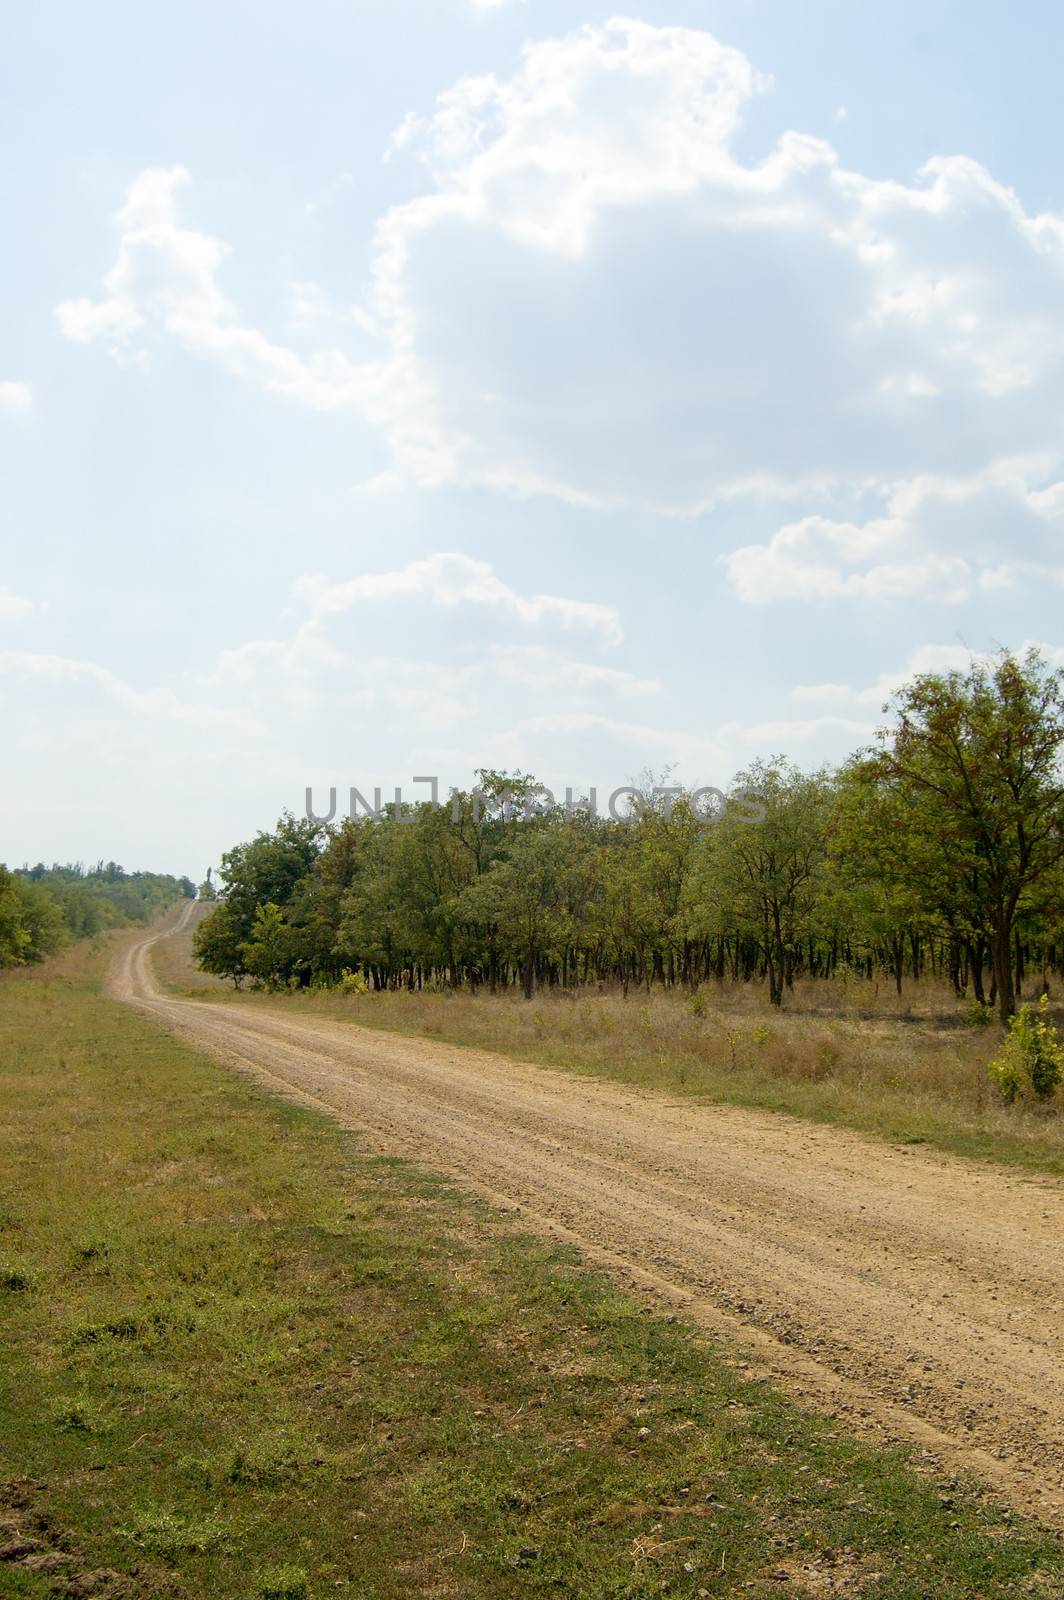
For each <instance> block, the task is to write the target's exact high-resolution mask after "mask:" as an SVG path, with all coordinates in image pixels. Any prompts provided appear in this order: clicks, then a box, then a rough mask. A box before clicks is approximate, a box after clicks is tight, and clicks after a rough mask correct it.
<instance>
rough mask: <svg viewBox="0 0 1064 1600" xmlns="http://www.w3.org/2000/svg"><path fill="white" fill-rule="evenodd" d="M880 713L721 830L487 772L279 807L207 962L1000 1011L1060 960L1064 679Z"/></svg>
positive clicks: (766, 785)
mask: <svg viewBox="0 0 1064 1600" xmlns="http://www.w3.org/2000/svg"><path fill="white" fill-rule="evenodd" d="M884 709H885V710H887V711H889V712H890V714H891V720H890V723H889V725H888V726H887V727H886V728H884V730H883V731H882V732H881V734H880V735H879V736H878V738H877V741H876V743H875V745H874V746H873V747H872V748H870V749H868V750H864V751H861V752H859V753H858V754H857V755H856V756H854V757H853V758H852V759H851V760H850V761H849V762H848V763H846V764H845V765H844V766H843V767H842V769H841V770H839V771H837V772H831V771H828V770H820V771H817V772H812V773H809V772H802V771H799V770H798V769H797V768H796V767H795V766H793V765H792V764H790V763H789V762H787V761H785V760H782V759H777V760H772V761H765V762H759V763H757V764H755V765H754V766H753V767H751V768H750V769H749V770H748V771H747V772H744V773H740V774H739V775H738V776H737V777H736V779H735V781H734V784H733V786H732V788H731V789H730V790H729V792H728V795H727V796H726V797H722V798H723V800H724V801H725V803H722V804H718V805H717V807H716V812H715V813H714V815H715V820H712V821H708V820H707V817H706V812H705V806H704V803H703V801H699V802H697V803H696V802H695V801H694V799H693V797H691V796H689V795H686V794H683V793H680V792H679V791H673V792H658V793H657V794H654V793H651V792H650V791H649V789H648V792H647V793H646V795H645V796H644V798H643V801H642V803H639V804H636V803H634V802H633V803H632V804H631V806H630V815H628V816H627V817H625V818H622V819H621V820H615V819H613V818H611V817H608V816H607V817H600V816H597V815H595V814H594V813H593V812H592V811H591V810H590V809H589V808H588V807H586V806H585V807H583V808H581V807H579V806H578V807H575V808H572V807H570V808H562V807H558V806H556V805H553V806H552V805H546V804H544V803H543V800H542V792H541V791H540V790H539V789H538V788H537V786H536V784H535V783H534V781H533V780H532V779H531V778H530V777H528V776H527V775H523V774H518V775H516V776H514V775H509V776H508V775H506V774H503V773H497V772H490V771H482V772H481V773H480V774H479V784H478V787H477V790H475V791H471V792H470V793H467V794H457V795H455V796H453V798H452V799H449V800H448V802H447V803H446V804H445V805H442V806H433V805H432V804H430V803H421V804H417V805H407V806H403V807H402V812H401V815H399V814H397V812H396V808H395V807H394V806H391V807H385V808H384V809H383V812H382V814H381V815H380V816H379V817H377V818H373V817H368V816H364V815H359V816H358V817H356V818H354V819H351V818H348V819H345V820H344V821H342V822H340V823H339V824H328V825H326V824H322V823H318V822H315V821H313V820H310V819H296V818H293V817H292V816H285V817H283V818H282V819H281V821H280V822H279V823H278V825H277V827H276V829H275V830H274V831H273V832H272V833H260V834H259V835H258V836H257V837H256V838H255V839H254V840H253V841H251V842H250V843H247V844H242V845H239V846H237V847H236V848H235V849H233V850H231V851H230V852H229V853H228V854H227V855H226V856H225V857H223V878H224V880H225V889H224V894H223V896H222V899H221V901H220V902H219V904H218V906H217V908H216V909H215V910H214V911H213V912H212V913H211V915H210V916H209V917H208V918H207V919H206V920H205V921H204V922H203V923H202V924H201V925H200V927H199V929H198V930H197V933H196V952H197V957H198V960H199V962H200V965H201V966H202V967H203V968H204V969H205V970H207V971H210V972H214V973H218V974H222V975H225V976H227V977H230V978H232V979H233V981H234V982H236V983H237V984H239V983H240V982H242V981H243V980H244V979H245V978H250V979H251V980H252V981H253V982H254V983H256V984H260V985H264V986H266V987H279V986H282V985H289V986H306V985H336V984H340V983H346V984H348V985H349V986H361V985H363V984H364V985H366V986H368V987H374V988H388V987H398V986H401V985H406V986H409V987H411V988H417V987H421V986H422V985H426V984H433V985H447V986H458V985H465V986H470V987H473V988H476V987H478V986H480V985H485V986H487V987H488V988H491V989H497V988H500V987H505V986H510V985H519V986H521V988H522V989H523V990H524V992H525V994H528V995H530V994H532V992H533V991H534V989H535V988H536V987H537V986H538V985H560V986H566V987H572V986H575V985H582V984H591V983H594V984H607V983H614V984H618V985H620V986H621V987H622V988H623V989H624V990H625V991H626V992H627V990H628V989H629V987H630V986H632V985H646V986H650V985H653V984H661V985H666V986H668V985H689V986H695V985H698V984H701V983H704V982H706V981H707V980H723V979H726V978H730V979H733V980H747V981H753V980H759V981H763V982H764V983H765V984H766V985H767V989H768V993H769V997H770V999H771V1000H772V1002H773V1003H774V1004H776V1005H779V1004H782V1002H783V999H784V997H785V995H786V992H787V990H788V989H789V988H790V986H792V985H793V984H794V982H795V980H796V979H797V978H799V977H802V976H804V977H810V978H814V979H816V978H829V977H832V976H838V975H839V974H841V973H857V974H863V975H865V976H868V977H872V976H875V975H882V976H883V977H885V978H888V979H889V981H891V982H892V983H893V984H894V985H895V986H896V987H897V989H898V991H899V993H900V992H901V990H902V988H903V985H904V983H905V981H906V980H907V979H909V978H920V977H923V976H925V975H931V976H935V977H940V978H942V979H944V980H947V981H948V982H949V983H951V984H952V986H953V988H954V990H955V991H956V993H957V994H958V995H964V994H968V995H969V996H970V997H971V998H973V999H974V1000H975V1001H978V1002H980V1003H981V1004H985V1005H987V1006H991V1005H996V1006H997V1008H998V1010H999V1012H1000V1014H1001V1016H1002V1017H1003V1018H1005V1017H1008V1016H1010V1015H1011V1014H1012V1013H1013V1012H1014V1010H1015V1006H1016V1000H1017V996H1018V995H1019V994H1021V993H1022V992H1023V989H1024V986H1025V985H1026V984H1036V985H1037V987H1038V988H1039V990H1042V989H1044V988H1045V987H1046V986H1047V984H1048V976H1049V974H1050V973H1055V972H1059V971H1060V970H1061V969H1062V967H1064V921H1062V917H1064V785H1062V778H1061V772H1060V756H1061V751H1062V748H1064V677H1062V674H1061V673H1059V672H1054V671H1051V670H1050V669H1049V668H1048V667H1047V665H1046V663H1045V662H1044V661H1043V660H1042V659H1041V658H1040V657H1039V656H1038V655H1036V654H1034V653H1031V654H1028V655H1027V656H1026V657H1024V658H1023V659H1022V660H1020V659H1017V658H1016V657H1014V656H1011V655H1009V654H1006V653H1003V654H1002V655H1000V656H998V657H997V658H995V659H994V660H993V661H992V662H991V663H989V664H980V663H977V662H976V663H973V665H972V667H971V668H970V670H969V671H968V672H967V673H956V672H955V673H949V674H943V675H934V674H929V675H924V676H921V677H919V678H917V679H915V680H914V681H913V682H911V683H910V684H908V685H907V686H905V687H904V688H903V689H901V690H900V691H899V692H898V693H897V695H895V697H894V698H893V700H892V702H891V703H890V705H889V706H888V707H886V708H884ZM659 788H660V789H667V785H661V786H659ZM507 796H508V797H509V799H507V798H506V797H507ZM754 797H756V799H755V798H754Z"/></svg>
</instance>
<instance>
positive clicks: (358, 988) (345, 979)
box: [340, 967, 369, 994]
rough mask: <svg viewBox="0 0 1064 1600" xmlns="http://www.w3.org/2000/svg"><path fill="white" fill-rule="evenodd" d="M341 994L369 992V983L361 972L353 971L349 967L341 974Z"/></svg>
mask: <svg viewBox="0 0 1064 1600" xmlns="http://www.w3.org/2000/svg"><path fill="white" fill-rule="evenodd" d="M340 992H341V994H368V993H369V984H368V983H367V982H366V980H365V978H364V977H363V976H362V974H361V972H351V971H350V970H349V969H348V968H347V967H345V968H344V970H343V972H342V973H341V974H340Z"/></svg>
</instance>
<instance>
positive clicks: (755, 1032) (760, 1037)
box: [750, 1022, 772, 1047]
mask: <svg viewBox="0 0 1064 1600" xmlns="http://www.w3.org/2000/svg"><path fill="white" fill-rule="evenodd" d="M771 1038H772V1029H771V1028H770V1027H768V1026H766V1024H765V1023H763V1022H759V1023H758V1024H757V1026H756V1027H755V1028H752V1029H751V1031H750V1039H751V1042H752V1043H753V1044H756V1045H758V1046H759V1047H760V1046H761V1045H766V1044H768V1042H769V1040H770V1039H771Z"/></svg>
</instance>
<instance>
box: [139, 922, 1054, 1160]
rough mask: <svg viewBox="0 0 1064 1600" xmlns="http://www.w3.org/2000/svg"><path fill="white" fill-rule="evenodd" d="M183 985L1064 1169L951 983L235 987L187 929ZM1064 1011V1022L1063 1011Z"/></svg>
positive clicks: (1043, 1117) (1049, 1133)
mask: <svg viewBox="0 0 1064 1600" xmlns="http://www.w3.org/2000/svg"><path fill="white" fill-rule="evenodd" d="M156 966H157V969H158V971H159V974H160V977H161V978H162V979H163V981H164V982H168V983H169V984H170V985H171V986H172V987H174V988H175V989H178V990H180V991H181V992H182V993H185V994H189V995H200V996H202V997H203V998H208V997H209V998H212V999H229V1000H231V1001H233V1002H234V1003H238V1004H250V1005H265V1006H274V1007H277V1006H283V1007H288V1006H292V1007H298V1008H299V1009H300V1010H301V1011H303V1012H313V1013H314V1014H315V1015H318V1016H326V1017H331V1018H335V1019H337V1020H342V1021H349V1022H353V1023H359V1024H362V1025H364V1026H366V1027H374V1028H386V1029H395V1030H397V1031H399V1032H407V1033H415V1034H420V1035H424V1036H428V1037H438V1038H440V1039H444V1040H446V1041H447V1042H448V1043H453V1044H468V1045H476V1046H479V1047H481V1048H484V1049H489V1050H498V1051H500V1052H502V1053H504V1054H507V1055H511V1056H518V1057H520V1058H522V1059H525V1060H529V1061H536V1062H539V1063H542V1064H544V1065H548V1066H555V1067H562V1068H565V1069H567V1070H570V1071H575V1072H587V1073H599V1074H602V1075H605V1076H608V1077H613V1078H619V1079H622V1080H624V1081H625V1082H628V1083H638V1084H643V1085H654V1086H657V1087H660V1088H663V1089H667V1090H670V1091H672V1092H681V1093H684V1094H692V1095H703V1096H706V1097H708V1098H711V1099H713V1100H717V1101H722V1102H725V1103H729V1104H734V1105H747V1106H761V1107H765V1108H768V1109H772V1110H778V1111H787V1112H791V1113H792V1114H794V1115H796V1116H802V1117H809V1118H812V1119H814V1120H817V1121H823V1122H838V1123H841V1124H844V1125H845V1126H847V1127H852V1128H858V1129H861V1130H864V1131H866V1132H869V1133H873V1134H876V1135H878V1136H880V1137H883V1138H888V1139H892V1140H897V1141H903V1142H906V1141H907V1142H927V1143H929V1144H934V1145H937V1146H939V1147H941V1148H943V1149H949V1150H952V1151H955V1152H957V1153H960V1154H965V1155H973V1156H984V1157H990V1158H992V1159H996V1160H1002V1161H1011V1162H1017V1163H1020V1164H1022V1165H1027V1166H1030V1167H1034V1168H1039V1169H1042V1170H1045V1171H1052V1172H1062V1171H1064V1115H1062V1114H1061V1102H1060V1100H1059V1097H1058V1100H1057V1102H1055V1103H1053V1104H1050V1105H1049V1106H1048V1107H1044V1106H1036V1105H1033V1104H1020V1105H1016V1106H1005V1105H1004V1104H1003V1103H1002V1102H1001V1100H1000V1097H999V1096H998V1094H997V1092H996V1090H995V1088H994V1086H993V1084H992V1083H991V1082H990V1078H989V1075H988V1072H987V1066H988V1063H989V1061H990V1058H991V1057H992V1056H993V1054H994V1053H995V1051H996V1050H997V1049H998V1048H999V1047H1000V1042H1001V1030H1000V1029H999V1028H998V1026H997V1025H996V1024H994V1023H990V1024H986V1025H983V1026H980V1025H978V1023H977V1022H976V1021H975V1020H973V1019H974V1018H975V1017H976V1016H977V1015H978V1013H977V1011H976V1009H975V1008H974V1007H969V1006H967V1005H965V1004H964V1003H963V1002H958V1001H956V1000H955V999H954V998H953V997H952V995H951V994H950V993H949V991H948V990H947V989H945V987H944V986H942V985H939V984H933V983H922V984H909V985H907V986H906V989H905V992H904V993H903V995H902V996H901V997H900V999H899V998H898V997H897V996H896V994H895V992H894V989H893V986H892V985H890V984H885V983H882V982H880V983H876V982H874V981H873V982H870V983H866V982H865V981H863V980H858V979H850V980H847V981H825V980H823V979H819V980H816V981H812V980H809V981H805V982H802V981H799V982H798V983H796V984H795V987H794V989H793V991H791V992H790V993H789V994H788V996H787V998H786V1001H785V1006H784V1009H783V1010H782V1011H778V1010H776V1009H775V1008H774V1007H771V1006H769V1004H768V1003H767V1000H766V997H765V994H764V990H763V989H762V988H761V986H760V985H753V984H743V983H738V984H729V983H725V984H723V985H720V986H718V985H715V984H713V983H710V984H707V985H704V986H703V987H701V988H700V989H698V990H696V991H695V992H694V993H693V994H691V993H687V992H679V991H675V990H674V991H672V992H669V993H662V992H661V991H660V990H659V989H655V990H654V991H653V992H652V993H650V994H647V993H646V991H640V992H638V993H637V992H636V991H635V990H632V991H631V992H630V993H629V995H628V997H627V998H625V997H623V996H622V995H621V993H620V992H619V990H616V991H606V992H602V993H599V992H597V991H578V992H576V993H571V992H565V991H560V990H553V991H552V990H546V991H541V992H540V993H539V994H537V995H536V997H535V998H534V999H533V1000H531V1001H525V1000H523V999H521V998H520V997H519V996H518V995H516V994H514V993H513V992H512V991H510V992H508V993H505V994H497V995H491V994H488V993H487V992H486V991H484V990H481V991H480V992H479V993H477V994H475V995H474V994H471V993H469V992H457V993H452V992H440V993H431V992H426V991H421V992H415V993H411V992H409V991H385V992H382V993H378V994H367V995H348V994H339V993H335V992H331V993H321V994H313V993H308V992H306V991H296V992H291V993H281V994H256V993H252V992H249V991H247V990H242V991H241V992H240V993H235V992H234V990H233V988H232V986H231V985H228V984H225V983H223V982H221V980H218V979H212V978H208V977H206V976H205V975H204V974H203V973H200V972H198V971H197V970H196V969H195V967H194V966H193V964H192V961H191V956H190V952H189V936H188V935H182V936H179V937H178V938H175V939H172V940H169V941H167V942H166V943H164V944H162V945H160V946H158V947H157V953H156ZM1057 1020H1058V1022H1059V1021H1060V1020H1061V1019H1060V1018H1058V1019H1057Z"/></svg>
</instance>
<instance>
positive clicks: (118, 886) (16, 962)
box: [0, 861, 196, 967]
mask: <svg viewBox="0 0 1064 1600" xmlns="http://www.w3.org/2000/svg"><path fill="white" fill-rule="evenodd" d="M195 892H196V891H195V888H194V886H193V884H192V882H191V881H190V880H189V879H188V878H173V877H170V876H168V875H166V874H164V873H158V872H126V871H125V870H124V869H123V868H122V867H120V866H118V864H117V863H116V862H114V861H108V862H103V861H101V862H98V863H97V864H96V866H94V867H89V868H86V867H84V866H83V865H82V864H81V863H80V862H78V863H74V864H68V865H66V866H60V865H59V864H58V863H56V864H54V865H52V866H50V867H46V866H45V865H44V863H43V862H38V864H37V865H36V866H35V867H21V868H19V869H18V870H17V871H15V872H9V871H8V869H7V868H6V867H4V866H0V967H15V966H22V965H24V964H26V963H28V962H34V961H43V960H44V958H45V956H49V955H52V954H53V953H54V952H55V951H56V950H59V949H61V948H62V946H63V945H65V944H70V943H71V942H72V941H73V940H75V939H85V938H89V937H91V936H92V935H93V934H96V933H99V932H101V931H102V930H103V929H105V928H116V927H121V926H123V925H124V924H126V923H131V922H132V923H146V922H151V921H152V919H153V918H154V917H156V916H158V914H159V912H161V911H164V910H165V909H166V907H167V906H168V905H171V904H172V903H173V901H174V900H177V899H179V898H181V897H182V896H184V897H185V898H187V899H191V898H192V897H193V895H194V894H195Z"/></svg>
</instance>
